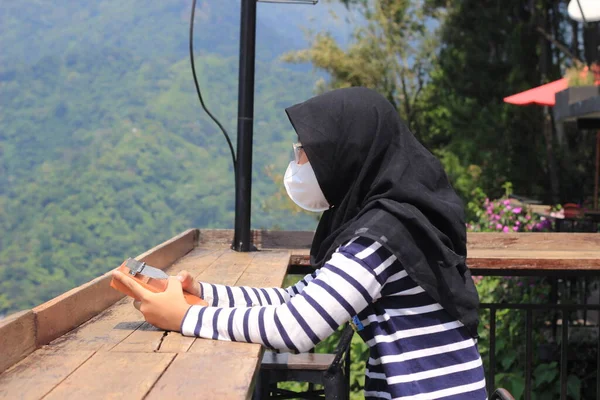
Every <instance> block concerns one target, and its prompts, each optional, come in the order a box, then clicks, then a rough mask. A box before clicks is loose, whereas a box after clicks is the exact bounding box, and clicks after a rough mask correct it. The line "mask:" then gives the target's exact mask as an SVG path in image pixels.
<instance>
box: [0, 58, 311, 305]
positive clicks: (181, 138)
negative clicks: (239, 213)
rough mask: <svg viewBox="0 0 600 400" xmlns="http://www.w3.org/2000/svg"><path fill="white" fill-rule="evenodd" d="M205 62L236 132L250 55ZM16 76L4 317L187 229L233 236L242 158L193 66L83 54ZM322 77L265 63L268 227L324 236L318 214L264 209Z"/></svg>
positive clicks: (6, 186)
mask: <svg viewBox="0 0 600 400" xmlns="http://www.w3.org/2000/svg"><path fill="white" fill-rule="evenodd" d="M197 65H198V68H197V69H198V74H199V79H200V81H201V82H200V83H201V85H202V89H203V91H204V94H205V96H206V101H207V103H208V105H209V107H210V108H211V110H212V112H213V113H215V114H216V115H218V116H219V118H220V119H221V120H222V121H223V123H224V125H225V126H226V127H227V129H228V130H229V132H231V133H235V115H236V113H237V109H236V103H235V98H236V94H237V87H236V85H235V84H234V82H235V81H236V80H235V79H236V73H237V71H236V65H237V60H236V58H224V57H221V56H218V55H214V54H205V55H203V56H201V57H199V58H198V60H197ZM2 79H3V80H2V81H1V82H0V97H1V98H2V99H9V101H7V102H3V105H2V112H1V113H0V126H2V130H1V131H0V153H1V154H2V158H1V159H0V229H1V230H2V232H3V234H2V235H1V236H0V293H1V296H0V315H2V314H7V313H10V312H13V311H17V310H20V309H23V308H27V307H32V306H35V305H37V304H39V303H41V302H43V301H45V300H48V299H50V298H52V297H54V296H56V295H58V294H60V293H63V292H65V291H67V290H69V289H70V288H72V287H74V286H76V285H79V284H81V283H83V282H86V281H88V280H90V279H92V278H94V277H96V276H98V275H100V274H102V273H104V272H106V271H108V270H110V269H112V268H114V267H115V266H117V265H118V264H119V263H120V262H121V261H122V260H123V259H125V258H126V257H129V256H132V255H133V256H135V255H137V254H139V253H141V252H143V251H145V250H146V249H148V248H150V247H153V246H154V245H156V244H158V243H160V242H161V241H163V240H166V239H168V238H170V237H172V236H173V235H175V234H177V233H179V232H181V231H183V230H185V229H188V228H191V227H199V228H231V227H232V225H233V219H234V218H233V209H234V200H233V199H234V194H233V170H232V166H231V159H230V154H229V149H228V148H227V146H226V144H225V140H224V138H223V137H222V135H221V133H220V132H219V131H218V130H217V129H216V128H215V127H214V124H213V123H212V122H211V121H209V119H208V118H207V117H206V115H205V113H204V112H203V111H202V110H201V109H200V108H199V105H198V102H197V98H196V97H195V92H194V88H193V84H192V80H191V76H190V71H189V62H188V60H185V59H183V60H181V61H178V62H175V63H170V62H168V61H166V60H164V59H155V60H146V59H142V58H140V57H136V56H133V55H131V54H129V53H127V52H125V51H122V50H117V49H108V48H96V49H94V51H93V52H92V51H88V50H85V49H75V48H74V49H72V50H71V51H69V52H68V53H66V54H64V55H62V56H56V57H47V58H44V59H43V60H41V61H40V62H38V63H36V64H34V65H32V66H25V65H22V66H20V67H15V68H14V69H12V70H10V73H6V74H4V75H3V78H2ZM313 79H314V78H313V77H312V76H310V75H306V74H301V73H295V72H290V71H289V70H288V69H285V68H283V67H281V66H278V65H277V64H265V63H261V62H259V63H257V82H256V86H257V96H256V104H257V107H256V113H255V117H256V119H255V137H254V143H255V150H254V160H253V162H254V171H255V173H254V176H253V182H254V185H253V198H252V210H253V225H254V227H256V228H269V227H272V226H274V225H276V224H277V225H278V226H280V227H281V228H282V229H313V228H314V218H313V217H311V216H308V215H303V214H301V215H298V216H295V217H293V218H289V216H288V212H287V211H286V210H278V209H264V208H263V206H262V202H263V199H265V198H269V197H270V196H272V195H273V194H274V193H275V192H276V191H277V186H275V185H273V183H272V180H271V179H270V178H269V176H267V174H265V173H264V170H265V168H266V167H267V165H272V166H273V167H272V168H274V169H277V170H281V171H283V170H284V169H285V166H286V165H287V163H288V162H289V160H290V151H289V148H290V143H292V142H293V138H294V134H293V129H292V127H291V126H290V125H289V122H288V120H287V117H286V116H285V113H284V112H283V109H284V108H285V107H286V106H289V105H291V104H294V103H295V102H299V101H302V100H304V99H306V98H307V97H309V96H310V95H311V92H310V86H311V82H313ZM283 87H285V88H286V90H282V88H283ZM292 88H295V89H292ZM216 94H218V97H217V96H216ZM232 140H234V142H235V135H233V137H232Z"/></svg>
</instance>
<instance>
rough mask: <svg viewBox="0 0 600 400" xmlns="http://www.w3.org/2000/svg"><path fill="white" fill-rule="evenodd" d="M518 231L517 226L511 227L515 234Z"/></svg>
mask: <svg viewBox="0 0 600 400" xmlns="http://www.w3.org/2000/svg"><path fill="white" fill-rule="evenodd" d="M517 222H519V221H517ZM518 230H519V227H518V226H513V231H515V232H516V231H518Z"/></svg>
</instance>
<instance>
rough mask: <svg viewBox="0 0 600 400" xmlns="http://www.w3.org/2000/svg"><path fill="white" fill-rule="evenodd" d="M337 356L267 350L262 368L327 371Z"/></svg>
mask: <svg viewBox="0 0 600 400" xmlns="http://www.w3.org/2000/svg"><path fill="white" fill-rule="evenodd" d="M334 358H335V354H320V353H301V354H290V353H275V352H273V351H266V352H265V354H264V356H263V359H262V364H261V368H265V369H303V370H319V371H325V370H326V369H327V368H329V366H330V365H331V363H332V362H333V359H334Z"/></svg>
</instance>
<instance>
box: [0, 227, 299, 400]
mask: <svg viewBox="0 0 600 400" xmlns="http://www.w3.org/2000/svg"><path fill="white" fill-rule="evenodd" d="M197 235H198V231H196V230H191V231H188V232H186V233H184V234H182V235H180V236H178V237H177V238H174V239H173V240H171V241H169V242H166V243H164V244H162V245H161V246H158V247H156V248H154V249H153V250H151V251H150V252H148V253H145V254H144V255H142V256H141V257H138V259H140V258H141V259H145V260H146V262H148V264H150V265H154V266H157V267H167V269H166V271H167V272H168V273H170V274H176V273H177V272H178V271H180V270H182V269H186V270H188V271H190V272H192V274H193V275H195V276H196V277H197V279H199V280H202V281H208V282H212V283H220V284H228V285H248V286H259V287H273V286H281V283H282V282H283V279H284V277H285V274H286V270H287V267H288V263H289V259H290V251H288V250H273V251H260V252H253V253H236V252H233V251H232V250H229V249H227V248H223V246H214V245H213V246H208V247H213V248H207V247H203V246H198V245H197ZM109 278H110V277H109V276H108V275H106V276H104V277H101V278H99V279H98V280H96V281H93V282H92V283H90V284H87V285H83V286H81V287H79V288H76V289H74V290H73V291H71V292H69V293H66V294H65V295H63V296H61V297H59V298H57V299H55V300H52V301H50V302H49V303H46V304H44V305H42V306H40V307H37V308H36V309H33V310H30V311H28V312H24V313H19V314H18V315H16V316H14V317H12V318H10V319H9V320H8V321H2V324H1V325H0V354H1V357H0V358H3V359H4V360H3V361H0V364H2V362H4V363H5V364H6V363H7V362H10V361H11V360H15V358H22V355H23V354H24V353H26V352H27V351H30V350H31V349H32V348H35V347H37V346H39V345H40V344H42V343H48V342H49V344H48V345H43V346H42V347H41V348H39V349H37V350H35V351H34V352H33V353H31V354H30V355H28V356H27V357H26V358H25V359H23V360H22V361H21V362H19V363H18V364H16V365H14V366H13V367H12V368H10V369H8V370H7V371H6V372H4V373H3V374H2V375H0V398H1V399H40V398H42V397H43V398H44V399H61V400H62V399H78V400H81V399H85V400H90V399H106V398H111V399H116V398H122V399H142V398H147V399H186V400H189V399H211V400H212V399H247V398H249V397H251V394H252V390H253V382H254V377H255V374H256V372H257V370H258V366H259V365H260V364H259V362H260V359H261V358H262V348H261V346H260V345H257V344H247V343H233V342H224V341H213V340H206V339H196V338H190V337H184V336H182V335H181V334H179V333H173V332H165V331H162V330H158V329H156V328H154V327H153V326H151V325H149V324H148V323H146V322H144V319H143V317H142V315H141V314H140V313H139V312H138V311H137V310H136V309H134V308H133V306H132V304H131V303H132V301H131V299H128V298H123V299H121V300H118V301H117V302H116V304H114V305H112V306H110V307H108V308H107V309H106V310H104V311H102V312H100V313H99V314H98V315H96V316H95V317H93V318H92V319H91V320H89V321H87V322H85V323H83V325H81V326H79V327H77V328H76V329H74V330H72V331H70V332H68V333H65V334H63V333H64V332H66V331H69V330H70V329H71V328H73V327H74V326H77V325H79V321H80V320H81V319H86V318H87V317H88V316H89V315H90V313H93V311H90V308H91V309H94V308H95V309H98V308H102V305H103V304H106V303H111V302H114V301H115V299H118V297H119V296H118V293H116V292H115V291H114V290H112V289H111V288H110V287H108V281H109ZM94 302H100V303H102V304H99V305H93V304H92V303H94ZM63 331H64V332H63ZM50 340H52V341H50ZM1 367H2V366H1V365H0V368H1Z"/></svg>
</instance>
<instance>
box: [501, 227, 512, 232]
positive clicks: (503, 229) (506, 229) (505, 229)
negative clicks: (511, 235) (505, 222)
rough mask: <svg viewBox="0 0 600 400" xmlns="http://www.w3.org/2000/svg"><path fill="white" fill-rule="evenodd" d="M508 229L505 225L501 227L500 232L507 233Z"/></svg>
mask: <svg viewBox="0 0 600 400" xmlns="http://www.w3.org/2000/svg"><path fill="white" fill-rule="evenodd" d="M509 231H510V228H509V227H508V226H505V227H504V228H502V232H504V233H508V232H509Z"/></svg>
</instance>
